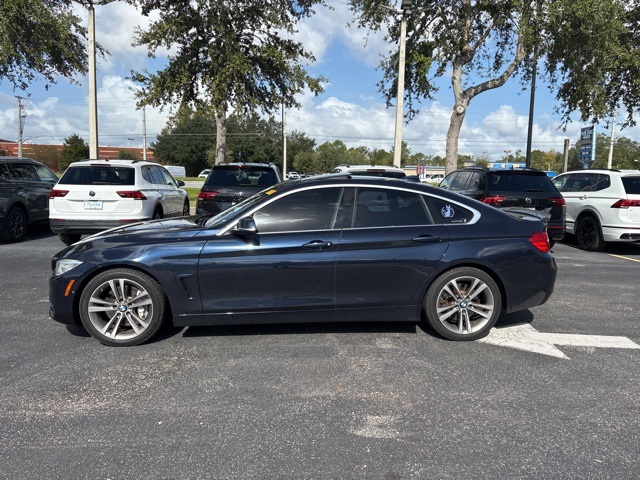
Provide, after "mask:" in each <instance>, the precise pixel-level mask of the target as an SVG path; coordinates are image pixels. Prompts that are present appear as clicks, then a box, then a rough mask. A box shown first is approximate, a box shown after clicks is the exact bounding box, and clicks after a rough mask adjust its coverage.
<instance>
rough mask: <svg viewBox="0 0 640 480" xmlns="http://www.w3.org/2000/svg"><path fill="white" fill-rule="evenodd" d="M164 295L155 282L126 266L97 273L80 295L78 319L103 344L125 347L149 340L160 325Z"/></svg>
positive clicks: (163, 314)
mask: <svg viewBox="0 0 640 480" xmlns="http://www.w3.org/2000/svg"><path fill="white" fill-rule="evenodd" d="M165 314H166V297H165V294H164V291H163V290H162V287H161V286H160V284H158V282H156V281H155V280H154V279H153V278H151V277H149V276H148V275H146V274H144V273H141V272H138V271H137V270H130V269H123V268H119V269H113V270H107V271H105V272H102V273H100V274H98V275H97V276H96V277H95V278H93V279H92V280H91V281H90V282H89V283H88V284H87V286H86V287H85V289H84V290H83V292H82V295H81V296H80V319H81V320H82V324H83V325H84V327H85V328H86V329H87V331H88V332H89V333H90V334H91V335H92V336H93V337H94V338H96V339H97V340H98V341H99V342H100V343H103V344H104V345H110V346H114V347H128V346H132V345H138V344H140V343H143V342H146V341H147V340H149V339H150V338H151V337H152V336H153V335H154V334H155V333H156V332H157V331H158V329H159V328H160V327H161V325H162V323H163V321H164V318H165Z"/></svg>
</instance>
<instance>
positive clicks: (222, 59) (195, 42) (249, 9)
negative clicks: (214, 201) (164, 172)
mask: <svg viewBox="0 0 640 480" xmlns="http://www.w3.org/2000/svg"><path fill="white" fill-rule="evenodd" d="M321 3H323V0H297V1H296V0H280V1H277V2H259V1H255V0H174V1H171V2H165V1H161V0H140V4H141V5H142V13H143V14H144V15H149V14H150V13H152V12H157V13H159V20H154V21H152V22H151V23H150V26H149V29H148V30H146V31H143V30H141V29H138V30H137V31H136V36H135V41H134V44H135V45H145V46H146V47H147V48H148V49H149V54H150V55H155V53H156V52H157V51H158V50H159V49H162V48H167V49H170V50H171V52H172V53H171V54H170V56H169V61H168V64H167V66H166V67H165V68H164V69H162V70H160V71H158V72H157V73H150V72H148V71H146V70H145V71H142V72H132V77H133V79H134V80H136V81H138V82H140V83H141V84H142V89H141V90H140V91H139V92H138V99H139V105H140V106H142V105H153V106H156V107H164V106H167V105H174V104H178V105H180V106H189V107H191V108H193V109H195V110H198V111H200V112H204V113H206V114H208V115H210V116H211V118H215V120H216V134H217V138H216V156H215V158H216V160H215V161H216V163H221V162H223V161H224V159H225V156H224V154H225V150H226V131H227V125H226V120H227V114H228V112H229V111H231V110H234V111H245V112H255V111H258V110H260V111H263V112H265V113H270V112H273V111H274V110H276V109H279V108H280V107H281V106H282V105H284V106H285V107H286V108H291V107H294V106H298V105H299V104H298V101H297V100H296V98H295V95H296V94H298V93H299V92H301V91H302V90H303V89H305V88H308V89H309V90H311V91H312V92H314V93H316V94H317V93H319V92H321V91H322V86H321V82H322V81H323V79H322V78H321V77H319V78H313V77H311V76H309V75H308V74H307V72H306V70H305V69H304V68H303V67H302V65H301V62H309V61H312V60H313V59H314V58H313V56H312V55H311V54H310V53H309V52H307V51H306V50H305V49H304V46H303V45H302V44H301V43H299V42H296V41H294V40H292V39H291V38H288V37H290V35H291V34H292V33H293V31H294V27H295V25H296V23H297V22H298V21H299V20H300V19H302V18H304V17H306V16H309V15H310V14H311V13H312V10H311V8H312V7H313V6H314V5H315V4H321Z"/></svg>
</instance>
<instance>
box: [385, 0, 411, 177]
mask: <svg viewBox="0 0 640 480" xmlns="http://www.w3.org/2000/svg"><path fill="white" fill-rule="evenodd" d="M412 3H413V0H402V4H401V5H400V10H396V9H394V8H391V7H388V6H386V5H381V8H384V9H385V10H389V11H391V12H393V13H395V14H398V15H400V49H399V51H398V93H397V99H396V130H395V135H394V141H393V165H394V166H396V167H401V165H402V118H403V115H404V114H403V107H404V64H405V56H406V49H407V18H406V15H407V13H410V11H411V6H412Z"/></svg>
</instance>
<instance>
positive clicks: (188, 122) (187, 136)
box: [151, 108, 216, 176]
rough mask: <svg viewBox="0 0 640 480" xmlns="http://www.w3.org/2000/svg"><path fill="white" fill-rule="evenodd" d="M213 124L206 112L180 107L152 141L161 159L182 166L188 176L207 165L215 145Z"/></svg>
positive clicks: (157, 156) (154, 150) (155, 152)
mask: <svg viewBox="0 0 640 480" xmlns="http://www.w3.org/2000/svg"><path fill="white" fill-rule="evenodd" d="M215 135H216V128H215V124H214V123H213V121H212V120H211V118H210V117H209V116H208V115H205V114H203V113H201V112H194V111H192V110H189V109H186V108H183V109H182V110H180V111H179V112H178V113H177V114H176V115H175V116H174V117H172V118H171V120H170V121H169V124H168V125H167V126H165V127H164V128H163V129H162V131H161V132H160V135H158V136H157V137H156V141H155V142H153V143H152V144H151V148H153V155H154V157H155V158H157V159H158V160H159V161H160V162H162V163H165V164H171V165H182V166H183V167H185V170H186V171H187V176H189V175H197V174H198V172H200V171H201V170H202V169H203V168H206V167H207V166H208V161H207V160H208V153H209V151H211V150H213V149H214V148H215Z"/></svg>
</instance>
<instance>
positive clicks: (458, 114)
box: [444, 105, 467, 175]
mask: <svg viewBox="0 0 640 480" xmlns="http://www.w3.org/2000/svg"><path fill="white" fill-rule="evenodd" d="M466 112H467V108H466V105H464V106H463V105H456V106H455V107H454V108H453V111H452V112H451V120H450V122H449V130H448V131H447V145H446V156H445V159H446V162H445V167H444V172H445V175H446V174H449V173H451V172H453V171H454V170H455V169H456V168H458V138H459V137H460V130H461V129H462V122H463V121H464V116H465V113H466Z"/></svg>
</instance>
